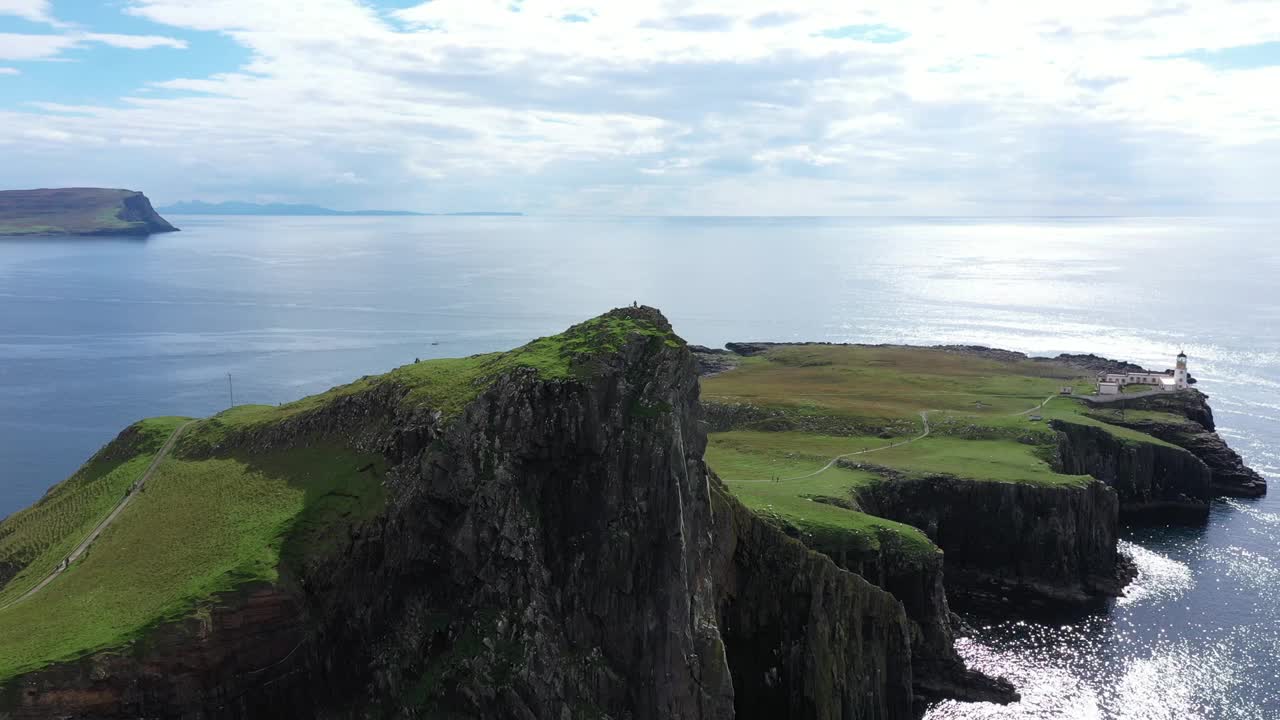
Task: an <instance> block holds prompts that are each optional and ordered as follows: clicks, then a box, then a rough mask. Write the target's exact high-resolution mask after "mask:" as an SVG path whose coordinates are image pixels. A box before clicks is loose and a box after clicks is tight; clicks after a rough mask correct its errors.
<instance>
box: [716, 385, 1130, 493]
mask: <svg viewBox="0 0 1280 720" xmlns="http://www.w3.org/2000/svg"><path fill="white" fill-rule="evenodd" d="M1056 397H1063V396H1061V395H1050V396H1049V397H1047V398H1045V399H1044V402H1042V403H1040V404H1039V405H1036V406H1035V407H1033V408H1028V409H1026V410H1023V411H1021V412H1016V413H1013V417H1021V416H1023V415H1030V414H1031V413H1033V412H1035V411H1037V410H1043V409H1044V407H1045V406H1046V405H1048V404H1049V403H1050V402H1051V401H1052V400H1053V399H1054V398H1056ZM1130 397H1134V395H1130ZM1138 397H1142V395H1138ZM932 412H941V411H940V410H921V411H920V420H921V422H923V423H924V432H922V433H920V434H919V435H917V436H915V437H913V438H911V439H910V440H903V441H901V442H896V443H893V444H892V445H882V446H880V447H875V448H868V449H866V450H858V451H856V452H851V453H845V454H843V455H837V456H835V457H833V458H831V460H830V461H829V462H828V463H827V464H826V465H823V466H822V467H821V468H819V469H817V470H814V471H813V472H811V473H806V474H804V475H797V476H795V477H789V478H778V479H777V480H773V479H769V480H734V481H732V482H734V483H735V484H737V483H743V484H749V483H771V482H789V481H791V480H808V479H809V478H811V477H814V476H816V475H821V474H822V473H824V472H826V471H828V470H830V469H831V467H832V466H833V465H835V464H836V463H837V462H839V461H841V460H843V459H845V458H850V457H854V456H856V455H869V454H871V453H874V452H880V451H881V450H892V449H893V448H899V447H902V446H903V445H910V444H911V443H913V442H919V441H920V440H923V439H925V438H927V437H929V433H931V432H932V429H931V428H930V427H929V413H932Z"/></svg>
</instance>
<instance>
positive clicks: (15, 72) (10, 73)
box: [0, 67, 22, 75]
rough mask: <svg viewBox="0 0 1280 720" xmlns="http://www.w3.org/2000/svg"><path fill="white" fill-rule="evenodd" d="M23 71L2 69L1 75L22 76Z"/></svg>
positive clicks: (9, 68) (0, 70) (0, 68)
mask: <svg viewBox="0 0 1280 720" xmlns="http://www.w3.org/2000/svg"><path fill="white" fill-rule="evenodd" d="M21 74H22V71H21V70H19V69H18V68H11V67H0V75H21Z"/></svg>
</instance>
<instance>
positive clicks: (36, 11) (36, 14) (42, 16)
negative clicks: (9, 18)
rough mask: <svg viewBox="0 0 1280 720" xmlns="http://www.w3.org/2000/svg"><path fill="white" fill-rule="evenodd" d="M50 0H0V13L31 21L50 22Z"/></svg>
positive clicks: (51, 14)
mask: <svg viewBox="0 0 1280 720" xmlns="http://www.w3.org/2000/svg"><path fill="white" fill-rule="evenodd" d="M50 6H51V3H50V0H0V15H15V16H17V17H20V18H23V19H24V20H30V21H31V22H39V23H51V22H53V13H52V9H51V7H50Z"/></svg>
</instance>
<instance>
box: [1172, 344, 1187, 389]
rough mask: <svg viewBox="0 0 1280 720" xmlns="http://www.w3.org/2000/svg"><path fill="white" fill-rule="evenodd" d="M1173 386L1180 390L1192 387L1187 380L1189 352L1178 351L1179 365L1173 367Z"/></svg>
mask: <svg viewBox="0 0 1280 720" xmlns="http://www.w3.org/2000/svg"><path fill="white" fill-rule="evenodd" d="M1173 386H1174V387H1176V388H1177V389H1179V390H1186V389H1187V388H1189V387H1191V384H1190V383H1188V382H1187V354H1186V353H1185V352H1179V353H1178V365H1177V367H1175V368H1174V369H1173Z"/></svg>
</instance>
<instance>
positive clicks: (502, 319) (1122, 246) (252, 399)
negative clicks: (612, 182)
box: [0, 216, 1280, 720]
mask: <svg viewBox="0 0 1280 720" xmlns="http://www.w3.org/2000/svg"><path fill="white" fill-rule="evenodd" d="M170 219H171V220H172V221H173V222H174V223H175V224H177V225H178V226H180V227H181V228H182V232H180V233H173V234H165V235H157V236H152V237H149V238H146V239H102V238H97V239H6V240H0V516H3V515H6V514H8V513H11V512H13V511H15V510H18V509H19V508H22V507H24V506H26V505H28V504H30V503H32V502H34V501H35V500H37V499H38V498H39V497H40V496H41V494H43V493H44V491H45V490H46V489H47V488H48V487H49V486H51V485H53V484H54V483H57V482H59V481H61V480H62V479H64V478H65V477H66V476H68V475H69V474H70V473H72V472H73V471H74V470H75V468H76V467H77V466H78V465H79V464H80V463H81V462H83V461H84V460H85V459H86V458H87V457H88V456H89V455H91V454H92V453H93V452H94V451H95V450H96V449H98V448H99V447H101V446H102V445H103V444H104V443H106V442H108V441H109V440H110V439H111V438H112V437H114V436H115V435H116V434H117V433H118V432H119V431H120V430H121V429H123V428H124V427H125V426H127V425H128V424H129V423H131V422H133V421H135V420H137V419H139V418H143V417H149V416H157V415H186V416H195V417H199V416H206V415H209V414H211V413H215V412H217V411H219V410H221V409H223V408H225V407H227V406H228V405H229V404H231V403H232V402H234V403H236V404H241V403H268V404H274V403H281V402H286V401H289V400H294V399H296V398H299V397H302V396H305V395H308V394H311V393H315V392H318V391H322V390H325V389H327V388H329V387H331V386H334V385H337V384H341V383H344V382H347V381H349V380H352V379H354V378H357V377H360V376H362V375H365V374H373V373H379V372H383V371H386V370H388V369H390V368H393V367H396V366H398V365H402V364H406V363H410V362H413V361H414V360H416V359H426V358H432V357H445V356H460V355H469V354H473V353H480V352H488V351H493V350H501V349H506V348H510V347H514V346H516V345H519V344H522V343H524V342H526V341H528V340H530V339H533V338H535V337H539V336H543V335H547V334H552V333H555V332H558V331H560V330H562V329H564V328H565V327H567V326H569V325H571V324H573V323H575V322H578V321H581V320H584V319H586V318H589V317H592V316H595V315H597V314H599V313H601V312H604V311H606V310H608V309H610V308H613V307H618V306H624V305H630V304H632V303H633V302H639V303H642V304H646V305H652V306H655V307H658V308H660V309H661V310H662V311H663V312H664V313H665V314H666V315H667V317H668V318H669V319H670V320H671V322H672V324H673V325H674V326H675V328H676V330H677V332H679V333H680V334H681V335H682V336H683V337H684V338H686V339H687V340H689V341H690V342H694V343H700V344H704V345H709V346H718V345H722V344H723V343H725V342H727V341H749V340H775V341H789V340H794V341H800V340H817V341H830V342H863V343H909V344H922V345H930V344H943V343H947V344H951V343H964V344H977V345H987V346H992V347H1000V348H1007V349H1011V350H1020V351H1023V352H1026V353H1030V354H1034V355H1054V354H1057V353H1061V352H1093V353H1098V354H1101V355H1106V356H1109V357H1113V358H1118V359H1125V360H1132V361H1136V362H1139V363H1142V364H1144V365H1147V366H1149V367H1153V368H1156V369H1164V368H1166V367H1169V366H1170V365H1171V363H1172V362H1173V358H1174V355H1176V354H1177V353H1178V352H1179V351H1180V350H1185V351H1186V353H1187V354H1188V355H1189V356H1190V365H1191V371H1192V374H1193V375H1194V376H1195V377H1197V378H1198V379H1199V381H1200V384H1199V387H1200V388H1201V389H1202V390H1203V391H1205V392H1206V393H1208V395H1209V396H1210V397H1211V403H1212V405H1213V409H1214V412H1215V414H1216V416H1217V419H1218V422H1219V426H1220V427H1219V430H1220V432H1221V433H1222V435H1223V436H1224V437H1225V438H1226V439H1227V440H1228V442H1230V444H1231V445H1232V446H1233V447H1234V448H1236V449H1237V450H1238V451H1239V452H1240V453H1242V454H1243V455H1244V457H1245V459H1246V461H1247V462H1248V463H1249V464H1250V465H1251V466H1253V467H1254V468H1256V469H1258V470H1259V471H1260V472H1262V473H1263V474H1264V475H1266V476H1267V477H1268V478H1269V479H1270V480H1271V481H1272V482H1273V483H1274V482H1275V481H1276V480H1277V479H1278V478H1280V292H1278V291H1277V278H1278V277H1280V250H1278V249H1277V248H1280V245H1277V242H1276V238H1277V236H1280V221H1278V220H1275V219H1270V220H1266V219H1247V218H1112V217H1107V218H1005V219H987V218H943V219H940V218H875V219H862V218H701V217H698V218H631V217H610V218H604V217H601V218H589V217H397V218H361V217H341V218H296V217H199V216H186V217H184V216H175V217H172V218H170ZM1124 547H1125V549H1126V551H1127V552H1129V553H1130V554H1131V555H1132V556H1133V557H1134V559H1135V560H1136V562H1137V565H1138V567H1139V571H1140V572H1139V576H1138V579H1137V580H1136V581H1135V583H1134V585H1133V586H1131V588H1130V592H1129V594H1128V596H1127V597H1125V598H1122V599H1120V600H1118V601H1116V602H1115V603H1114V604H1113V605H1112V606H1111V607H1110V608H1108V609H1107V610H1106V611H1105V612H1099V613H1096V614H1093V615H1090V616H1087V617H1083V618H1077V619H1069V620H1062V621H1059V622H1054V623H1044V622H1030V621H1008V622H992V621H989V620H983V619H981V618H970V619H969V620H970V622H971V623H972V624H973V625H974V629H975V632H974V634H973V635H972V636H970V637H966V638H964V639H962V640H961V641H960V651H961V653H962V654H963V655H964V656H965V657H966V658H967V659H968V660H969V662H970V663H971V664H972V665H973V666H975V667H977V668H979V669H982V670H985V671H988V672H991V673H995V674H1001V675H1005V676H1007V677H1008V678H1009V679H1010V680H1012V681H1014V683H1015V684H1016V685H1018V687H1019V689H1020V690H1021V692H1022V697H1023V699H1022V701H1021V702H1020V703H1018V704H1015V705H1010V706H1006V707H1001V706H996V705H989V704H961V703H951V702H948V703H943V704H941V705H939V706H937V707H934V708H932V709H931V710H930V711H929V715H928V717H929V718H931V719H932V720H943V719H947V720H953V719H973V718H983V719H1001V720H1005V719H1009V720H1012V719H1014V718H1017V719H1023V718H1063V719H1068V720H1094V719H1100V720H1101V719H1106V720H1112V719H1115V720H1119V719H1124V720H1196V719H1205V720H1210V719H1213V720H1217V719H1223V720H1227V719H1232V720H1235V719H1238V720H1274V719H1275V718H1280V678H1278V676H1280V489H1277V491H1276V492H1275V493H1274V494H1273V496H1272V497H1269V498H1263V499H1259V500H1220V501H1217V502H1215V503H1214V506H1213V509H1212V513H1211V515H1210V518H1209V522H1208V524H1207V525H1205V526H1203V527H1194V528H1189V527H1146V528H1132V529H1129V530H1127V531H1126V532H1125V536H1124Z"/></svg>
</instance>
